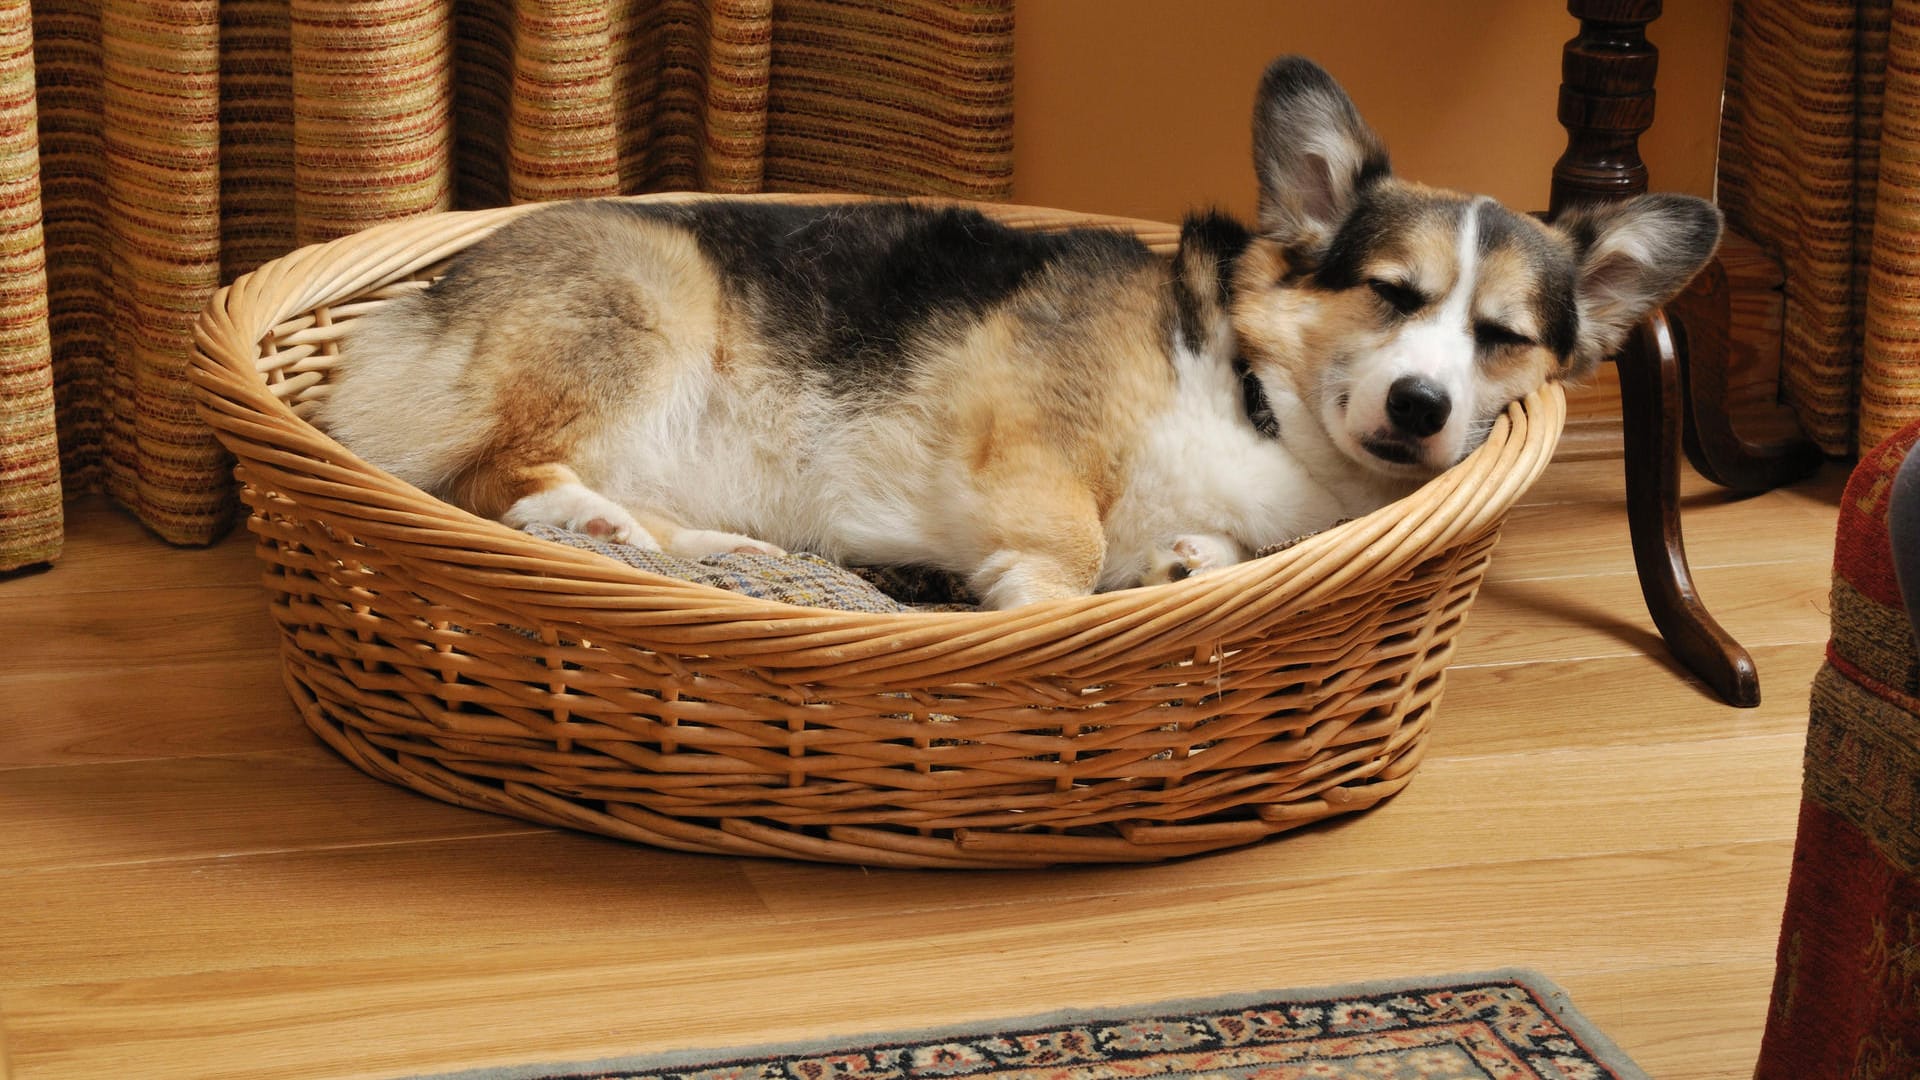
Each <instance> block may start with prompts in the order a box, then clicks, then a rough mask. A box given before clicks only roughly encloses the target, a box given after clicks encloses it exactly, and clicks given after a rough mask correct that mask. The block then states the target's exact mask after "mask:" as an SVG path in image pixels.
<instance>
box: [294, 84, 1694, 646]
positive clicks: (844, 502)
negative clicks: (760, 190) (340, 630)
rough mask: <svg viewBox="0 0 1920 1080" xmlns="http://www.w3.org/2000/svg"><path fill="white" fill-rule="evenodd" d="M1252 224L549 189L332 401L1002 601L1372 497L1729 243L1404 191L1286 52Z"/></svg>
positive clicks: (383, 420) (1029, 598)
mask: <svg viewBox="0 0 1920 1080" xmlns="http://www.w3.org/2000/svg"><path fill="white" fill-rule="evenodd" d="M1253 135H1254V140H1253V141H1254V164H1255V168H1256V172H1257V175H1258V180H1259V192H1260V197H1259V220H1258V222H1257V224H1256V225H1255V226H1252V227H1249V226H1246V225H1242V224H1240V223H1239V222H1237V221H1234V220H1232V219H1231V218H1229V217H1226V216H1224V215H1221V214H1218V213H1205V214H1197V215H1195V216H1192V217H1190V218H1189V219H1188V220H1187V221H1186V223H1185V225H1184V227H1183V229H1182V232H1181V236H1180V242H1179V247H1178V251H1177V253H1176V254H1175V255H1174V257H1173V258H1172V259H1171V260H1167V259H1163V258H1161V257H1158V256H1156V255H1154V254H1152V253H1151V252H1149V251H1148V250H1147V249H1146V248H1145V247H1144V246H1142V245H1141V244H1140V243H1139V242H1138V241H1137V240H1136V239H1135V238H1134V237H1132V236H1131V235H1129V234H1126V233H1123V232H1119V231H1113V230H1102V229H1070V230H1066V231H1058V232H1041V231H1032V230H1016V229H1012V228H1008V227H1005V226H1001V225H998V224H995V223H994V222H992V221H991V220H989V219H988V218H986V217H984V216H982V215H980V214H978V213H976V212H973V211H971V210H966V209H955V208H942V207H931V206H926V205H921V204H911V203H905V202H887V201H873V202H860V203H849V204H836V205H825V206H798V205H775V204H769V203H765V202H756V201H753V200H750V199H737V200H727V199H712V200H698V201H690V202H682V203H673V204H660V203H654V204H649V203H636V202H623V201H617V200H607V201H585V202H578V203H565V204H556V205H554V206H552V207H546V208H542V209H539V210H536V211H532V212H529V213H528V214H526V215H524V216H522V217H519V218H517V219H515V220H514V221H512V222H511V223H509V224H507V225H505V226H503V227H502V228H501V229H499V230H498V231H497V232H495V233H493V234H492V235H490V236H488V237H487V238H485V239H483V240H482V241H480V242H478V243H476V244H474V245H473V246H472V247H470V248H468V249H467V250H466V251H464V252H463V253H462V254H460V255H459V256H458V257H456V258H455V259H454V260H453V262H452V263H451V264H450V265H449V267H448V268H447V271H446V273H445V275H444V276H443V277H441V278H440V279H439V280H438V281H436V282H435V283H434V284H432V285H431V286H430V287H428V288H425V289H423V290H421V291H419V292H417V293H414V294H410V295H407V296H404V297H401V298H398V299H395V300H393V301H391V302H389V303H387V304H385V305H383V306H381V307H380V308H379V309H378V310H376V311H374V312H372V313H370V314H368V315H366V316H364V317H362V318H360V319H359V320H357V321H356V324H355V325H354V326H353V328H352V330H351V332H350V333H348V334H347V335H346V338H345V341H344V343H343V348H342V355H341V357H340V360H339V365H338V367H337V368H336V370H335V371H334V372H333V374H332V375H331V384H332V385H331V388H330V391H329V393H328V396H327V397H325V398H324V399H323V400H322V401H321V402H320V403H319V405H318V406H317V409H316V412H315V414H314V417H313V419H314V420H315V422H316V423H317V424H318V425H319V426H320V427H322V428H323V429H325V430H327V431H328V432H329V433H331V434H332V435H333V436H334V437H335V438H336V439H337V440H338V441H340V442H341V443H343V444H344V445H345V446H347V447H348V448H350V449H351V450H353V451H354V452H355V453H357V454H359V455H360V456H361V457H363V458H364V459H365V460H367V461H369V462H371V463H373V464H375V465H378V466H379V467H381V468H384V469H386V470H388V471H389V472H391V473H393V474H394V475H396V476H398V477H400V478H401V479H403V480H406V481H408V482H410V483H412V484H414V485H415V486H417V487H419V488H421V489H423V490H425V491H427V492H429V493H431V494H433V495H435V496H438V497H440V498H442V499H445V500H447V501H450V502H452V503H454V504H455V505H458V506H460V507H462V508H464V509H466V510H469V511H471V512H473V513H475V514H479V515H482V516H485V517H489V518H495V519H498V520H500V521H502V522H504V523H506V524H508V525H511V526H515V527H525V526H527V525H530V524H533V523H546V524H549V525H554V526H558V527H561V528H565V529H571V530H575V531H582V532H586V533H589V534H592V535H594V536H598V537H602V538H605V539H608V540H612V541H616V542H624V543H628V544H635V545H639V546H641V547H646V548H657V549H664V550H665V551H667V552H669V553H673V554H679V555H684V556H701V555H707V554H711V553H718V552H730V551H756V552H768V553H777V552H779V551H781V550H783V549H802V550H806V551H811V552H815V553H818V554H821V555H824V556H827V557H828V558H831V559H835V560H838V561H841V562H849V563H860V564H921V565H930V566H935V567H941V568H944V569H946V570H949V571H952V572H954V573H956V574H958V575H961V576H962V577H963V578H964V580H966V581H967V583H968V584H969V586H970V587H971V589H972V591H973V592H974V594H975V595H976V596H977V597H979V598H980V599H981V601H982V602H983V603H984V604H985V605H986V606H989V607H995V608H1006V607H1012V606H1016V605H1020V604H1026V603H1030V602H1033V601H1039V600H1046V599H1051V598H1059V597H1072V596H1079V595H1084V594H1087V593H1090V592H1093V591H1096V590H1106V589H1114V588H1122V587H1128V586H1132V585H1136V584H1141V583H1143V582H1155V581H1163V580H1167V579H1171V578H1178V577H1183V576H1186V575H1187V574H1189V573H1194V572H1200V571H1205V570H1209V569H1213V568H1216V567H1219V566H1223V565H1226V564H1229V563H1232V562H1235V561H1238V560H1241V559H1244V558H1246V557H1248V555H1249V553H1251V552H1253V551H1257V550H1259V549H1261V548H1263V547H1267V546H1269V545H1273V544H1276V543H1280V542H1284V541H1287V540H1291V539H1294V538H1296V537H1299V536H1302V535H1305V534H1307V533H1311V532H1315V531H1317V530H1320V529H1323V528H1326V527H1327V526H1329V525H1332V524H1334V523H1335V522H1337V521H1339V520H1341V519H1345V518H1352V517H1356V516H1359V515H1362V514H1366V513H1368V512H1370V511H1373V510H1375V509H1377V508H1379V507H1381V506H1384V505H1386V504H1387V503H1389V502H1391V501H1393V500H1394V499H1397V498H1400V497H1401V496H1403V495H1405V494H1407V493H1409V492H1410V491H1412V490H1413V489H1414V488H1415V487H1416V486H1418V485H1419V484H1421V483H1422V482H1423V481H1425V480H1427V479H1429V478H1431V477H1433V476H1434V475H1436V474H1437V473H1439V472H1440V471H1442V470H1444V469H1446V468H1447V467H1448V466H1450V465H1453V464H1454V463H1455V462H1457V461H1459V460H1460V459H1461V458H1462V457H1463V456H1465V455H1466V454H1467V453H1468V452H1469V451H1470V450H1472V449H1473V448H1474V447H1475V446H1477V445H1478V444H1479V443H1480V442H1481V441H1483V440H1484V439H1485V437H1486V434H1487V432H1488V430H1489V429H1490V427H1491V425H1492V423H1493V421H1494V419H1495V418H1496V417H1497V416H1499V415H1500V414H1501V413H1502V412H1503V411H1504V410H1505V409H1506V407H1507V405H1508V404H1509V403H1510V402H1512V401H1514V400H1515V399H1517V398H1519V397H1522V396H1524V395H1526V394H1527V393H1529V392H1531V391H1532V390H1534V389H1536V388H1538V387H1539V386H1541V385H1542V384H1544V383H1545V382H1547V381H1548V380H1552V379H1563V378H1568V377H1571V376H1578V375H1580V374H1581V373H1582V372H1585V371H1587V370H1588V369H1589V368H1591V367H1592V366H1593V365H1594V364H1596V363H1598V362H1599V361H1600V360H1601V359H1603V358H1604V357H1606V356H1607V355H1609V354H1610V353H1612V352H1613V351H1614V350H1615V349H1616V348H1617V347H1618V346H1619V345H1620V344H1621V342H1622V340H1623V339H1624V337H1625V335H1626V334H1627V333H1628V331H1629V330H1630V329H1631V328H1632V327H1633V326H1634V325H1635V324H1636V323H1637V322H1638V321H1639V320H1640V319H1642V318H1643V317H1644V316H1645V315H1646V314H1647V313H1648V312H1649V311H1650V310H1652V309H1653V308H1654V307H1655V306H1657V305H1659V304H1661V303H1664V302H1665V301H1666V300H1668V299H1669V298H1671V297H1672V296H1673V295H1674V294H1675V293H1676V292H1678V291H1679V289H1680V288H1681V287H1682V286H1683V285H1684V284H1685V283H1686V282H1687V280H1688V279H1689V278H1691V277H1692V276H1693V274H1694V273H1695V272H1696V271H1697V270H1698V269H1699V268H1700V267H1701V266H1702V265H1703V264H1704V263H1705V262H1706V260H1707V259H1708V258H1709V257H1710V256H1711V254H1712V253H1713V251H1714V248H1715V246H1716V244H1717V243H1718V241H1719V235H1720V216H1719V213H1718V212H1717V211H1716V210H1715V209H1714V207H1713V206H1712V205H1711V204H1710V203H1708V202H1706V201H1705V200H1702V199H1697V198H1692V197H1688V196H1679V195H1650V196H1641V197H1638V198H1634V199H1629V200H1626V201H1623V202H1618V203H1610V204H1606V205H1597V206H1592V207H1587V208H1582V209H1578V210H1575V211H1572V212H1569V213H1567V214H1565V215H1563V216H1562V217H1560V218H1559V220H1557V221H1556V222H1554V223H1553V224H1551V225H1548V224H1543V223H1541V222H1539V221H1537V220H1535V219H1534V218H1532V217H1529V216H1526V215H1523V214H1519V213H1515V212H1514V211H1512V210H1509V209H1507V208H1505V207H1503V206H1501V205H1499V204H1498V203H1496V202H1494V201H1493V200H1491V199H1488V198H1484V197H1475V196H1470V195H1463V194H1458V193H1455V192H1451V191H1444V190H1438V189H1434V188H1428V187H1423V186H1420V185H1418V184H1414V183H1409V182H1406V181H1403V180H1400V179H1398V178H1397V177H1396V176H1394V174H1393V173H1392V171H1391V169H1390V168H1389V166H1388V160H1387V154H1386V151H1385V149H1384V148H1383V147H1382V145H1381V143H1380V140H1379V138H1378V137H1377V136H1376V135H1375V134H1374V133H1373V131H1372V130H1371V129H1369V128H1368V127H1367V125H1366V124H1365V123H1364V122H1363V121H1362V120H1361V118H1360V116H1359V114H1358V112H1357V111H1356V109H1355V108H1354V105H1353V103H1352V101H1351V100H1350V99H1349V98H1348V96H1347V94H1346V93H1345V92H1344V91H1343V90H1342V89H1341V88H1340V87H1339V85H1338V84H1336V83H1335V82H1334V80H1333V79H1332V78H1331V77H1330V76H1329V75H1328V74H1327V73H1326V72H1325V71H1324V70H1322V69H1321V68H1320V67H1318V66H1317V65H1315V64H1313V63H1312V62H1310V61H1308V60H1305V59H1300V58H1295V57H1285V58H1282V59H1280V60H1277V61H1275V62H1274V63H1273V64H1272V66H1271V67H1269V68H1268V70H1267V71H1266V73H1265V75H1264V77H1263V79H1262V80H1261V83H1260V87H1259V91H1258V95H1257V97H1256V100H1255V112H1254V122H1253Z"/></svg>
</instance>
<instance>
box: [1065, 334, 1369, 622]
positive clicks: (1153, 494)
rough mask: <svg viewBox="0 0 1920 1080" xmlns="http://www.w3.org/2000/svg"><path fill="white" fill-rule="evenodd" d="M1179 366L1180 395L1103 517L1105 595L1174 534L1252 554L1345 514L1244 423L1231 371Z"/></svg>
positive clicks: (1150, 427)
mask: <svg viewBox="0 0 1920 1080" xmlns="http://www.w3.org/2000/svg"><path fill="white" fill-rule="evenodd" d="M1175 365H1176V367H1177V369H1178V370H1179V372H1180V382H1179V389H1178V390H1177V391H1176V393H1175V394H1174V396H1173V398H1172V400H1171V401H1170V402H1169V404H1168V406H1167V408H1166V409H1165V410H1163V411H1162V412H1161V413H1160V414H1159V415H1157V416H1156V417H1154V418H1153V419H1152V420H1150V421H1149V422H1148V424H1147V426H1146V428H1145V430H1144V431H1143V433H1142V438H1141V440H1140V444H1139V446H1138V448H1137V451H1136V453H1135V455H1134V458H1133V461H1132V463H1131V467H1130V469H1129V474H1128V476H1129V482H1128V484H1127V487H1126V491H1125V492H1124V494H1122V496H1121V497H1120V499H1119V500H1117V501H1116V502H1115V504H1114V506H1113V508H1112V510H1111V511H1110V512H1109V513H1108V516H1107V523H1106V533H1107V557H1106V560H1105V562H1104V564H1103V565H1102V567H1101V573H1100V587H1101V588H1107V589H1111V588H1123V587H1126V586H1128V585H1131V584H1134V583H1135V582H1136V581H1137V580H1138V579H1139V577H1140V574H1141V573H1142V572H1143V571H1144V570H1145V569H1146V567H1147V566H1148V564H1149V560H1150V559H1151V558H1152V556H1153V553H1154V552H1155V551H1157V550H1160V549H1163V548H1164V547H1165V546H1166V545H1167V544H1169V543H1170V542H1171V541H1172V540H1173V539H1174V538H1175V537H1177V536H1181V535H1189V534H1215V535H1219V536H1225V537H1228V538H1230V539H1232V540H1233V541H1235V542H1236V543H1238V544H1240V545H1241V546H1242V547H1244V548H1246V549H1247V550H1248V551H1255V550H1258V549H1259V548H1262V547H1265V546H1268V545H1270V544H1275V543H1279V542H1281V541H1284V540H1290V539H1292V538H1294V537H1296V536H1300V535H1302V534H1304V533H1308V532H1314V531H1317V530H1319V529H1323V528H1326V527H1327V526H1328V525H1331V524H1332V523H1333V522H1335V521H1338V520H1339V519H1340V518H1341V517H1343V516H1345V510H1344V507H1343V505H1342V500H1341V499H1340V498H1339V497H1338V495H1337V494H1336V493H1335V492H1332V491H1330V490H1328V488H1327V487H1325V486H1324V485H1322V484H1321V483H1320V482H1319V481H1318V480H1317V479H1316V478H1315V477H1314V475H1313V473H1312V472H1311V471H1310V470H1309V469H1308V468H1307V466H1306V465H1305V464H1304V463H1303V462H1302V461H1301V460H1300V459H1299V458H1297V457H1296V456H1295V455H1294V454H1293V453H1292V452H1291V451H1290V450H1289V449H1288V448H1287V446H1286V444H1285V443H1284V442H1282V441H1281V440H1279V439H1275V438H1271V437H1269V436H1267V435H1263V434H1262V433H1260V432H1259V431H1258V430H1256V429H1255V428H1254V427H1253V425H1252V423H1251V422H1250V421H1249V420H1248V419H1247V418H1246V416H1245V413H1244V405H1243V398H1242V391H1241V387H1240V381H1239V378H1238V376H1236V375H1235V374H1234V372H1233V371H1232V369H1231V368H1230V367H1229V366H1228V365H1227V364H1225V363H1222V362H1220V361H1218V360H1215V359H1211V358H1206V357H1199V356H1195V355H1193V354H1191V353H1190V352H1187V351H1186V350H1184V349H1182V350H1177V351H1176V358H1175Z"/></svg>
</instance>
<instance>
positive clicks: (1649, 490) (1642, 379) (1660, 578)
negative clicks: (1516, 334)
mask: <svg viewBox="0 0 1920 1080" xmlns="http://www.w3.org/2000/svg"><path fill="white" fill-rule="evenodd" d="M1618 363H1619V366H1620V410H1621V413H1622V414H1623V415H1622V421H1623V424H1624V427H1625V438H1626V459H1627V529H1628V532H1629V534H1630V535H1631V538H1632V541H1633V561H1634V565H1635V567H1637V568H1638V570H1639V572H1640V593H1641V595H1642V596H1644V597H1645V598H1646V601H1647V611H1648V612H1649V613H1650V614H1651V615H1652V616H1653V624H1654V625H1655V626H1656V627H1658V628H1659V629H1660V634H1661V636H1662V637H1664V638H1666V641H1667V647H1668V648H1669V649H1671V650H1673V654H1674V656H1675V658H1676V659H1678V660H1679V661H1680V662H1681V663H1682V664H1685V665H1686V666H1687V667H1688V668H1689V669H1690V670H1691V671H1693V673H1694V674H1695V675H1698V676H1699V677H1700V678H1701V680H1703V681H1704V682H1705V683H1706V684H1707V685H1708V686H1710V687H1712V688H1713V691H1714V693H1716V694H1718V695H1719V696H1720V697H1721V698H1722V699H1723V700H1725V701H1726V702H1727V703H1728V704H1729V705H1738V706H1741V707H1743V708H1745V707H1752V706H1754V705H1758V704H1760V676H1759V673H1758V672H1757V671H1756V670H1755V669H1754V666H1753V657H1752V656H1751V655H1749V654H1748V652H1747V650H1746V649H1744V648H1742V647H1741V646H1740V643H1739V642H1737V641H1735V640H1734V639H1733V636H1732V635H1730V634H1728V633H1727V632H1726V631H1725V630H1723V629H1721V627H1720V624H1719V623H1718V622H1716V621H1714V618H1713V616H1712V615H1711V614H1709V613H1708V612H1707V609H1706V605H1704V604H1702V603H1701V602H1700V596H1699V594H1698V593H1696V592H1695V591H1694V587H1693V572H1692V570H1690V569H1689V568H1688V566H1687V553H1686V549H1685V546H1684V545H1683V544H1682V543H1681V538H1680V454H1679V445H1680V441H1681V427H1682V424H1681V416H1680V409H1679V404H1680V398H1681V393H1682V392H1681V385H1680V357H1679V352H1678V350H1677V349H1676V348H1675V341H1674V334H1673V328H1672V327H1671V326H1670V325H1669V324H1668V322H1667V319H1666V316H1664V315H1655V316H1654V317H1653V318H1652V319H1650V320H1648V321H1647V322H1646V323H1645V324H1643V325H1642V326H1641V327H1640V328H1639V329H1637V330H1635V331H1634V333H1633V336H1632V337H1631V338H1630V339H1629V340H1628V342H1627V346H1626V348H1625V349H1624V350H1622V351H1621V353H1620V357H1619V361H1618Z"/></svg>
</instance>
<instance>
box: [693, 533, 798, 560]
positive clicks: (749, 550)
mask: <svg viewBox="0 0 1920 1080" xmlns="http://www.w3.org/2000/svg"><path fill="white" fill-rule="evenodd" d="M667 551H669V552H670V553H672V554H674V555H679V556H682V557H684V558H688V559H698V558H700V557H702V556H704V555H785V554H786V553H787V552H786V549H785V548H782V547H778V546H776V545H773V544H769V543H767V542H766V541H765V540H755V539H754V538H753V537H751V536H742V535H740V534H739V533H730V532H715V531H713V530H712V529H681V530H680V531H679V532H677V533H675V534H673V539H672V540H671V541H669V542H668V543H667Z"/></svg>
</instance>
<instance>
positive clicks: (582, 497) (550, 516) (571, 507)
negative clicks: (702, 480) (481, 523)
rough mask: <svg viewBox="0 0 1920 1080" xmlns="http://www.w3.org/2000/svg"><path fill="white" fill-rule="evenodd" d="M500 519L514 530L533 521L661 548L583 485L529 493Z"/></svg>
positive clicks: (608, 501) (614, 505)
mask: <svg viewBox="0 0 1920 1080" xmlns="http://www.w3.org/2000/svg"><path fill="white" fill-rule="evenodd" d="M500 521H501V523H502V524H505V525H510V526H512V527H513V528H516V529H524V528H526V527H527V526H529V525H533V524H536V523H538V524H541V525H551V526H553V527H554V528H556V529H566V530H567V531H568V532H577V533H585V534H587V535H588V536H591V537H593V538H594V539H595V540H605V541H606V542H607V543H610V544H628V545H631V546H633V547H637V548H644V549H646V550H648V551H659V550H660V543H659V541H657V540H655V539H654V538H653V534H652V533H650V532H648V531H647V530H646V529H645V528H644V527H643V526H642V525H641V524H640V523H639V522H638V521H635V520H634V518H633V515H632V514H630V513H628V512H627V511H626V510H625V508H623V507H622V506H621V505H620V504H619V503H616V502H614V501H613V500H612V499H609V498H607V497H606V496H605V495H602V494H600V493H599V492H597V491H595V490H593V489H592V488H590V487H587V486H586V485H585V484H559V485H556V486H554V487H550V488H548V489H547V490H545V491H538V492H535V493H533V494H532V495H528V496H526V497H525V498H522V499H520V500H519V501H518V502H515V503H514V504H513V505H512V506H509V507H507V512H506V513H504V514H501V515H500Z"/></svg>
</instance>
